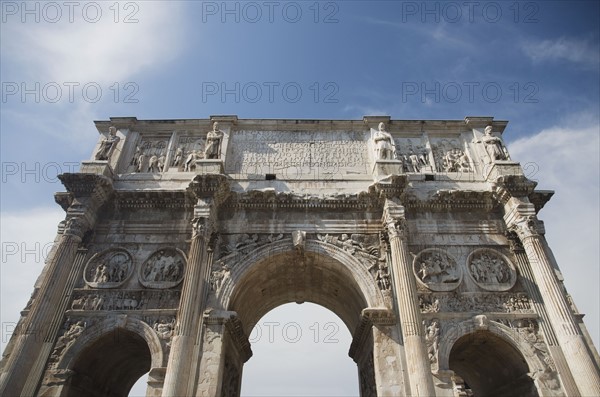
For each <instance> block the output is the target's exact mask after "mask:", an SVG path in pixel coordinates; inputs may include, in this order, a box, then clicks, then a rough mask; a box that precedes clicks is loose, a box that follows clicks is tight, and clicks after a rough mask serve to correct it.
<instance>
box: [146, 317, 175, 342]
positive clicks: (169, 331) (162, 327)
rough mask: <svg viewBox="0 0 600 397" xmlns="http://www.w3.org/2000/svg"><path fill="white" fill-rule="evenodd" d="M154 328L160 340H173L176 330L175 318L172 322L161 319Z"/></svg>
mask: <svg viewBox="0 0 600 397" xmlns="http://www.w3.org/2000/svg"><path fill="white" fill-rule="evenodd" d="M152 328H154V330H155V331H156V333H157V334H158V337H159V338H160V339H166V340H168V339H171V336H172V335H173V329H174V328H175V317H173V319H172V320H171V321H168V320H167V319H164V318H163V319H160V320H158V321H156V322H155V323H154V325H153V326H152Z"/></svg>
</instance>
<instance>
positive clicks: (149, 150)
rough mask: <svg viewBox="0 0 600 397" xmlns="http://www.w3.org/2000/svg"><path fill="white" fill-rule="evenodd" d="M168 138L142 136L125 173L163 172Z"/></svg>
mask: <svg viewBox="0 0 600 397" xmlns="http://www.w3.org/2000/svg"><path fill="white" fill-rule="evenodd" d="M169 140H170V136H142V138H141V139H140V142H139V143H138V144H137V146H136V148H135V152H134V154H133V156H132V157H131V159H130V161H129V166H128V167H127V172H137V173H157V172H163V171H164V170H165V165H166V164H165V162H166V158H167V149H168V146H169Z"/></svg>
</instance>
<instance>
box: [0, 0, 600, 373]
mask: <svg viewBox="0 0 600 397" xmlns="http://www.w3.org/2000/svg"><path fill="white" fill-rule="evenodd" d="M76 3H77V5H76V6H75V8H74V9H73V10H72V11H73V13H72V21H71V20H70V19H71V16H70V15H69V12H70V10H69V9H68V8H67V7H66V6H64V5H63V3H62V2H58V3H54V4H58V8H57V7H56V6H53V5H49V4H50V3H47V2H27V5H26V6H24V3H22V2H10V1H4V2H2V4H1V5H2V24H1V32H0V33H1V39H0V40H1V41H0V44H1V48H0V55H1V59H0V66H1V70H0V79H1V81H2V98H1V102H0V106H1V109H0V116H1V121H0V142H1V145H0V146H1V148H0V153H1V156H2V160H1V161H2V181H1V182H2V183H1V185H0V187H1V192H0V198H1V212H2V228H1V230H2V243H3V244H4V245H3V251H4V252H3V261H2V264H1V266H2V267H1V276H2V279H1V287H2V290H1V294H2V295H1V296H2V308H1V309H2V311H1V315H2V322H3V324H9V323H11V322H14V321H16V315H17V314H18V311H19V310H21V309H22V308H23V306H24V305H25V303H26V301H27V299H28V297H29V294H30V292H31V290H32V285H33V281H34V280H35V277H36V276H37V274H38V273H39V270H40V269H41V265H42V262H43V255H38V256H36V255H25V257H24V258H21V257H20V255H18V254H21V253H23V252H18V253H17V254H15V255H10V256H7V252H6V250H5V248H6V247H8V245H6V243H11V244H12V243H16V246H17V247H19V250H20V251H26V249H37V248H32V247H35V246H36V245H35V244H36V243H39V247H40V248H39V249H38V251H39V252H40V253H41V254H43V252H42V251H43V247H44V246H46V244H47V243H48V242H50V241H52V239H53V238H54V233H55V230H56V229H55V228H56V223H57V222H58V220H60V218H61V217H62V215H61V211H60V210H59V209H58V207H57V206H56V205H55V204H54V202H53V197H52V194H53V193H54V192H55V191H59V190H61V185H60V184H59V183H58V181H57V179H56V178H55V176H56V174H57V173H60V172H68V171H72V170H73V167H74V164H76V163H78V162H79V161H81V160H83V159H87V158H89V157H90V155H91V151H92V149H93V146H94V144H95V142H96V141H97V139H98V134H97V132H96V130H95V128H94V125H93V123H92V121H93V120H106V119H108V118H109V117H114V116H136V117H137V118H138V119H171V118H208V117H209V116H210V115H215V114H235V115H237V116H238V117H240V118H303V119H306V118H308V119H311V118H319V119H361V118H362V117H363V116H364V115H374V114H386V115H390V116H391V117H392V118H393V119H463V118H464V117H465V116H494V117H495V118H496V119H501V120H509V122H510V123H509V125H508V128H507V130H506V132H505V135H504V138H505V141H506V142H507V144H508V146H509V149H510V152H511V155H512V157H513V158H514V159H516V160H518V161H521V163H522V164H526V165H527V166H528V172H529V173H530V176H531V177H532V178H533V179H537V180H539V181H540V184H539V186H538V187H539V188H541V189H554V190H556V191H557V194H556V196H555V197H554V198H553V199H552V200H551V202H550V203H549V204H548V205H547V207H546V208H545V209H544V210H543V211H542V212H541V213H540V218H541V219H543V220H545V221H546V227H547V237H548V240H549V241H550V244H551V247H552V248H553V250H554V253H555V255H556V257H557V259H558V261H559V265H560V266H561V269H562V270H563V273H564V275H565V278H566V285H567V288H568V289H569V291H570V292H571V293H572V294H573V296H574V298H575V302H576V304H577V305H578V306H579V308H580V310H581V311H582V312H585V313H587V315H586V323H587V324H588V327H589V328H590V332H591V333H592V336H593V338H594V340H595V342H596V344H598V341H599V339H600V337H599V333H600V326H599V325H598V318H599V317H600V315H599V311H600V309H599V306H600V304H599V299H600V298H599V295H598V288H597V283H598V281H599V279H600V274H599V270H598V267H599V264H598V263H599V260H598V247H597V241H598V238H599V235H598V224H599V215H598V207H599V201H598V197H599V174H598V168H599V160H598V156H599V135H600V131H599V119H600V115H599V112H600V110H599V109H600V77H599V76H600V73H599V71H600V55H599V54H600V48H599V46H600V44H599V43H600V41H599V40H600V39H599V36H600V32H599V14H600V8H599V2H596V1H568V2H567V1H543V2H542V1H541V2H527V1H523V2H513V1H506V2H504V1H503V2H486V1H481V2H474V3H468V2H462V1H460V2H433V1H430V2H421V1H419V2H401V1H397V2H396V1H339V2H327V1H322V2H314V1H306V2H305V1H299V2H273V3H268V2H262V1H259V2H243V3H242V2H227V3H224V2H221V1H219V2H195V1H188V2H160V1H148V2H146V1H140V2H120V3H114V2H99V3H93V2H76ZM24 7H28V10H33V11H31V12H30V13H27V12H25V10H24ZM225 8H227V10H229V11H230V12H227V10H226V9H225ZM98 9H100V10H101V12H100V13H97V11H98ZM117 11H118V12H117ZM36 19H37V20H36ZM36 84H37V85H36ZM38 87H39V88H38ZM57 87H58V89H57ZM69 87H72V89H73V91H72V94H73V95H72V98H69V94H70V92H69ZM84 87H85V90H84ZM98 88H99V89H100V90H101V94H100V93H98V94H97V93H96V91H97V90H98ZM24 89H26V90H29V91H28V92H29V93H27V94H24ZM223 89H227V90H229V91H228V92H229V93H227V94H226V95H222V94H223ZM271 89H272V91H270V90H271ZM298 89H300V90H301V93H300V91H298ZM270 94H271V95H270ZM36 95H37V96H38V98H36ZM10 246H11V247H14V246H15V245H10ZM15 258H18V260H17V262H15ZM40 258H42V259H40ZM9 328H10V327H8V326H4V325H3V329H2V343H3V346H4V343H5V339H6V338H7V336H6V335H7V332H8V331H7V330H8V329H9ZM255 359H256V358H253V360H255ZM353 376H355V374H353Z"/></svg>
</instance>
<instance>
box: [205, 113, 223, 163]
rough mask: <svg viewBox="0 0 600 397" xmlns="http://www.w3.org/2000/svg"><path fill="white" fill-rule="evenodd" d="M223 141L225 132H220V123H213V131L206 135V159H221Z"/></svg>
mask: <svg viewBox="0 0 600 397" xmlns="http://www.w3.org/2000/svg"><path fill="white" fill-rule="evenodd" d="M222 140H223V132H222V131H220V130H219V123H218V122H216V121H215V122H214V123H213V129H212V131H209V132H208V134H207V135H206V146H205V147H204V158H206V159H218V158H221V142H222Z"/></svg>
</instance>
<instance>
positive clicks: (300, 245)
mask: <svg viewBox="0 0 600 397" xmlns="http://www.w3.org/2000/svg"><path fill="white" fill-rule="evenodd" d="M292 244H293V245H294V249H295V250H296V252H298V253H299V254H301V255H302V254H304V248H305V246H306V232H305V231H303V230H296V231H295V232H292Z"/></svg>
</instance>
